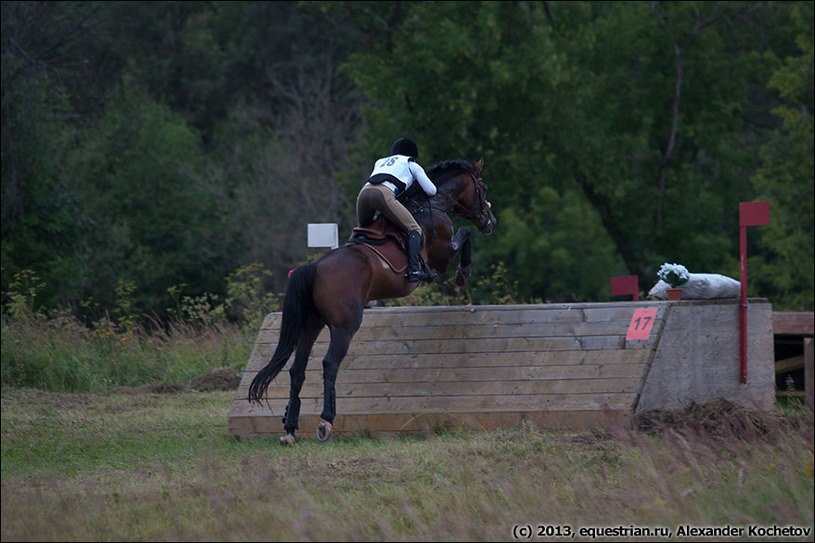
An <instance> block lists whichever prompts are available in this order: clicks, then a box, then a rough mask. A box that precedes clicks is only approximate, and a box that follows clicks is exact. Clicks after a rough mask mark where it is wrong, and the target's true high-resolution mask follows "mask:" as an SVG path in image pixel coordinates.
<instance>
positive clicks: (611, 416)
mask: <svg viewBox="0 0 815 543" xmlns="http://www.w3.org/2000/svg"><path fill="white" fill-rule="evenodd" d="M629 418H630V413H628V412H626V411H611V410H605V411H546V412H528V411H521V412H512V411H506V412H482V413H427V414H423V413H416V414H413V413H407V414H404V413H396V414H387V415H382V414H374V415H338V416H337V418H336V420H335V421H334V435H335V436H337V437H341V436H345V435H349V434H350V435H353V434H356V433H359V432H363V431H364V432H369V433H370V434H371V435H372V436H373V437H376V438H382V437H394V436H399V435H405V434H424V435H430V434H432V433H434V432H437V431H439V430H454V429H459V428H461V429H465V430H476V431H490V430H495V429H498V428H512V427H521V426H524V425H530V426H532V427H534V428H538V429H542V430H562V429H569V430H572V431H577V430H588V429H592V428H600V427H609V426H616V427H621V426H623V425H624V424H625V423H626V421H627V420H628V419H629ZM318 424H319V416H317V415H309V414H305V415H303V416H301V417H300V431H299V432H298V434H297V436H298V439H314V432H315V430H316V428H317V425H318ZM228 432H229V434H230V435H237V436H242V437H273V436H274V437H276V436H279V435H281V434H282V433H283V424H282V422H281V419H280V417H272V416H254V417H247V416H242V415H235V416H230V418H229V426H228Z"/></svg>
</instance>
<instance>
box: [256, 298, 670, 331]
mask: <svg viewBox="0 0 815 543" xmlns="http://www.w3.org/2000/svg"><path fill="white" fill-rule="evenodd" d="M639 307H657V309H658V312H657V316H656V318H657V319H661V318H662V314H663V312H664V306H662V305H659V302H642V303H638V304H624V303H617V304H613V305H612V304H605V305H602V304H573V305H557V304H553V305H548V306H531V305H521V306H472V307H470V308H461V307H447V308H438V307H437V308H429V307H411V308H395V307H394V308H377V309H366V310H365V312H364V313H363V320H362V326H361V328H366V327H427V326H464V327H468V326H474V325H483V324H489V325H496V324H497V325H501V324H504V325H524V324H547V323H549V324H564V323H604V322H605V323H611V322H619V323H625V325H626V326H627V325H628V321H630V319H631V316H632V315H633V313H634V310H635V309H637V308H639ZM280 322H281V313H279V312H278V313H270V314H269V315H267V317H266V319H265V320H264V323H263V325H262V327H261V329H271V328H278V329H279V327H280Z"/></svg>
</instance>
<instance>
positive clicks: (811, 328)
mask: <svg viewBox="0 0 815 543" xmlns="http://www.w3.org/2000/svg"><path fill="white" fill-rule="evenodd" d="M772 318H773V335H774V344H775V373H776V376H777V378H776V382H777V392H776V394H777V395H778V396H781V397H784V396H792V397H802V398H804V401H805V402H806V404H807V405H808V406H809V407H810V409H813V408H815V406H813V403H815V401H813V396H814V395H815V386H814V385H813V375H815V367H813V366H815V364H814V360H815V353H814V352H813V332H815V317H814V316H813V312H812V311H778V312H773V314H772ZM785 376H790V377H792V378H793V380H794V381H797V384H798V386H797V387H796V390H795V391H790V390H788V389H787V385H786V382H785V379H784V377H785ZM796 378H797V379H796Z"/></svg>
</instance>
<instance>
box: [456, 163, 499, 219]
mask: <svg viewBox="0 0 815 543" xmlns="http://www.w3.org/2000/svg"><path fill="white" fill-rule="evenodd" d="M467 173H468V174H469V175H470V179H471V180H472V182H473V187H474V188H475V196H476V198H478V207H479V210H478V213H477V214H476V213H471V212H470V211H469V210H468V209H467V208H465V207H464V206H462V205H461V204H459V203H458V201H456V202H454V204H453V208H452V209H451V211H452V213H454V214H455V215H458V216H459V217H462V218H464V219H467V220H468V221H470V222H472V223H473V224H478V225H480V226H485V225H487V224H489V222H490V208H491V207H492V204H490V203H489V201H488V200H487V198H486V196H485V195H484V192H483V191H482V190H481V187H482V186H483V184H484V180H483V179H481V177H480V176H477V175H476V174H474V173H473V172H470V171H468V172H467ZM485 202H486V205H485Z"/></svg>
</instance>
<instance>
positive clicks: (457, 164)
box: [400, 159, 478, 215]
mask: <svg viewBox="0 0 815 543" xmlns="http://www.w3.org/2000/svg"><path fill="white" fill-rule="evenodd" d="M460 171H466V172H470V173H472V174H473V175H474V176H475V177H478V168H476V165H475V164H473V163H472V162H470V161H469V160H461V159H458V160H442V161H441V162H439V163H438V164H434V165H433V166H431V167H430V168H429V169H428V170H426V172H427V176H428V177H429V178H430V180H431V181H433V184H435V185H436V186H437V187H441V186H443V185H444V183H445V182H446V181H448V180H449V179H452V178H453V176H452V175H449V174H451V173H455V172H460ZM418 185H419V184H418V183H415V184H414V186H415V187H416V189H414V187H410V189H409V190H408V191H407V193H405V194H404V196H403V197H401V198H400V201H401V202H402V204H403V205H404V206H405V207H406V208H407V209H408V211H410V212H411V213H412V214H413V215H416V214H417V213H420V212H421V211H422V210H423V209H427V207H426V206H431V201H432V198H437V197H439V196H440V193H438V194H437V195H436V196H435V197H432V198H431V197H428V196H427V195H426V194H425V193H424V191H423V190H422V189H421V188H420V187H419V186H418ZM443 205H444V204H441V203H439V202H436V203H435V204H434V206H435V207H438V206H443Z"/></svg>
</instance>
